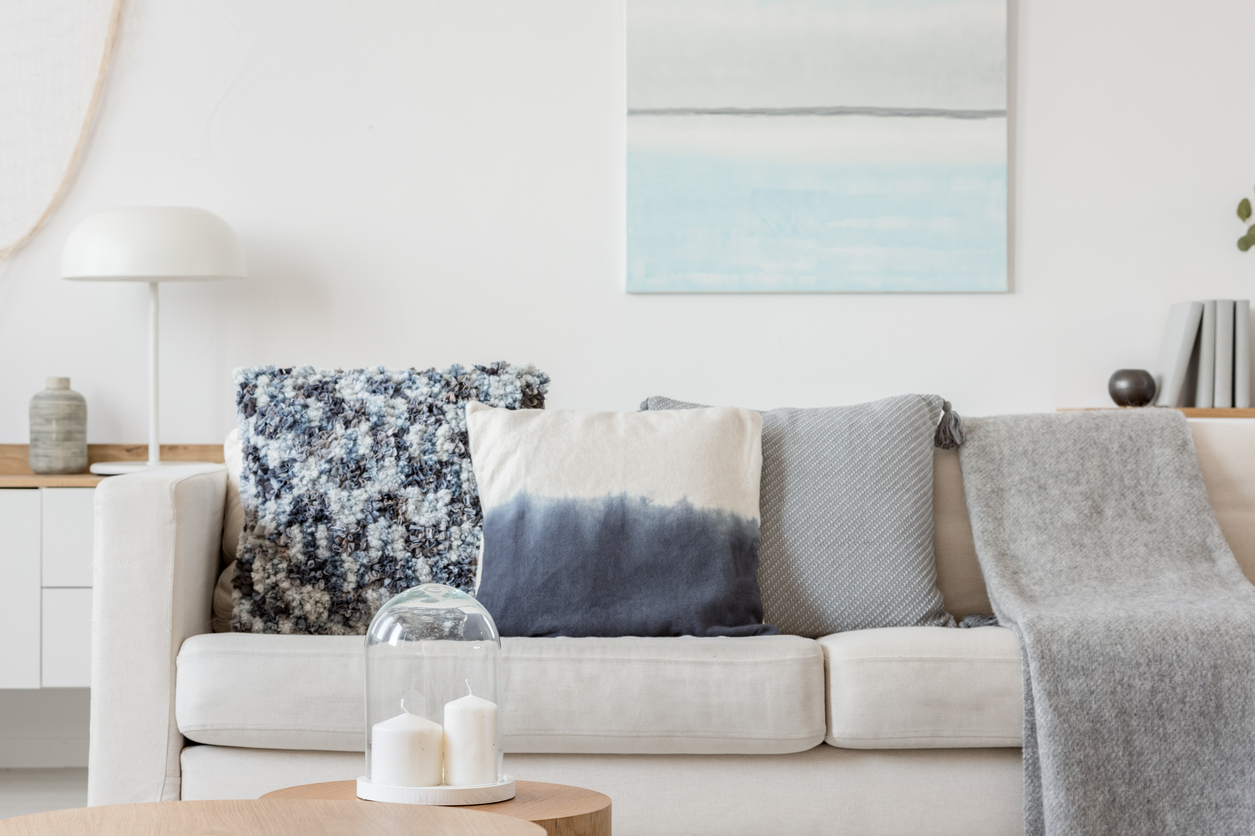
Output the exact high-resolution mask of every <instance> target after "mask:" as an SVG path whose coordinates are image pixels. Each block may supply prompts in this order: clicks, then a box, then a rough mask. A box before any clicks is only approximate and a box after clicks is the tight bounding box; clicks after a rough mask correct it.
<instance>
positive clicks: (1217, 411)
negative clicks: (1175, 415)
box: [1059, 406, 1255, 418]
mask: <svg viewBox="0 0 1255 836" xmlns="http://www.w3.org/2000/svg"><path fill="white" fill-rule="evenodd" d="M1150 408H1152V407H1144V406H1080V407H1072V408H1067V407H1064V408H1062V409H1060V410H1059V412H1105V411H1107V410H1109V409H1150ZM1157 408H1159V409H1175V410H1176V411H1177V412H1184V413H1185V417H1186V418H1255V409H1238V408H1236V407H1235V408H1233V409H1223V408H1207V407H1201V406H1172V407H1157Z"/></svg>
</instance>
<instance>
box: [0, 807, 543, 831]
mask: <svg viewBox="0 0 1255 836" xmlns="http://www.w3.org/2000/svg"><path fill="white" fill-rule="evenodd" d="M544 832H545V831H544V830H543V829H542V828H540V827H538V826H537V825H534V824H532V823H530V822H526V821H521V820H519V819H515V818H509V817H506V816H493V815H489V814H488V813H479V812H476V811H474V810H464V809H462V808H460V807H416V806H413V805H410V804H370V803H367V802H364V801H363V802H358V803H352V802H347V801H290V800H285V799H273V800H271V799H268V800H262V801H161V802H154V803H151V804H119V805H117V806H114V807H80V808H77V809H74V810H58V811H57V812H55V813H35V814H34V815H30V816H17V817H16V818H11V819H4V820H3V821H0V836H80V834H83V833H90V834H92V836H170V834H175V833H177V834H179V836H221V834H223V833H233V834H234V833H239V834H247V836H333V834H334V835H335V836H339V834H344V833H388V834H392V833H396V834H412V833H421V834H423V836H543V834H544Z"/></svg>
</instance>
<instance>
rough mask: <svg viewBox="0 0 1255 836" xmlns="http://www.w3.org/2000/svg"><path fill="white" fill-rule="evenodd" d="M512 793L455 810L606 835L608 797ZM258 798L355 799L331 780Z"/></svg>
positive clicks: (530, 787) (529, 788)
mask: <svg viewBox="0 0 1255 836" xmlns="http://www.w3.org/2000/svg"><path fill="white" fill-rule="evenodd" d="M516 792H517V794H516V795H515V796H514V798H512V799H510V800H509V801H501V802H499V803H497V804H481V805H479V806H476V807H458V808H457V809H459V810H482V811H483V812H485V813H496V814H498V815H502V816H511V817H513V818H518V819H525V820H527V821H530V822H533V823H535V824H538V825H540V826H541V827H543V828H544V829H545V833H547V834H549V836H610V797H609V796H607V795H603V794H602V793H599V792H596V791H594V790H586V789H583V788H581V787H569V786H567V785H566V784H546V783H542V782H540V781H519V782H518V783H517V785H516ZM262 798H263V799H267V798H288V799H306V800H308V799H323V800H330V801H352V800H356V799H357V782H356V781H331V782H329V783H325V784H304V785H302V786H299V787H288V788H287V789H283V790H275V791H274V792H271V793H266V794H265V795H263V796H262ZM359 803H361V804H373V803H374V802H369V801H361V802H359ZM385 806H388V807H393V806H397V805H393V804H388V805H385ZM401 806H408V805H401Z"/></svg>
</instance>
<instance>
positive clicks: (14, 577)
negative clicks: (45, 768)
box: [0, 490, 39, 688]
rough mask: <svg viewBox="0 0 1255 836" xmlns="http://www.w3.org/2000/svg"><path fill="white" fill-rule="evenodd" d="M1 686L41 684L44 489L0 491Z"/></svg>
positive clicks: (23, 686)
mask: <svg viewBox="0 0 1255 836" xmlns="http://www.w3.org/2000/svg"><path fill="white" fill-rule="evenodd" d="M0 589H2V590H3V591H4V621H5V624H6V625H7V626H6V628H5V629H4V630H3V631H2V632H0V688H38V687H39V492H38V491H32V490H0Z"/></svg>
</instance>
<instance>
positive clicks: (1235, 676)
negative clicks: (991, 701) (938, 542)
mask: <svg viewBox="0 0 1255 836" xmlns="http://www.w3.org/2000/svg"><path fill="white" fill-rule="evenodd" d="M966 431H967V440H966V443H965V444H964V445H963V446H962V447H961V448H960V451H959V458H960V463H961V465H962V468H963V484H964V488H965V491H966V494H967V506H968V509H969V512H970V514H971V518H972V531H973V534H974V535H975V541H976V552H977V555H978V557H979V559H980V565H981V569H982V570H983V572H984V575H985V581H986V583H987V585H988V587H989V594H990V599H991V600H992V602H993V605H994V612H995V613H996V614H997V617H998V619H999V621H1000V622H1001V623H1003V624H1004V625H1006V626H1008V627H1010V628H1011V629H1012V630H1014V631H1015V633H1016V635H1017V637H1018V638H1019V640H1020V648H1021V651H1020V652H1021V656H1022V659H1023V663H1024V692H1025V696H1024V703H1025V712H1024V818H1025V833H1026V836H1042V835H1043V834H1050V836H1063V835H1064V834H1067V836H1086V834H1103V836H1108V835H1109V834H1130V835H1132V834H1138V835H1139V836H1140V834H1148V835H1149V834H1155V836H1160V834H1186V833H1188V834H1208V836H1222V835H1227V834H1233V835H1234V836H1237V834H1242V836H1249V835H1250V834H1251V833H1255V586H1252V585H1251V584H1250V583H1249V582H1248V581H1247V580H1246V578H1245V576H1244V575H1243V574H1242V571H1241V569H1240V568H1239V567H1238V565H1237V562H1236V561H1235V560H1234V558H1233V554H1232V552H1231V551H1230V550H1229V547H1228V545H1227V544H1226V542H1225V539H1224V535H1223V534H1222V533H1221V531H1220V526H1219V525H1218V524H1217V522H1216V517H1215V514H1214V513H1213V512H1212V508H1211V504H1210V502H1209V500H1208V497H1207V491H1206V488H1205V487H1204V485H1203V480H1202V476H1201V474H1200V472H1199V466H1198V457H1197V455H1196V453H1195V451H1194V442H1193V438H1192V435H1191V433H1190V430H1189V426H1188V424H1187V423H1186V421H1185V418H1184V417H1183V416H1182V415H1181V414H1180V413H1178V412H1175V411H1173V410H1166V409H1145V410H1138V411H1120V412H1081V413H1067V414H1055V415H1022V416H1006V417H998V418H984V419H966Z"/></svg>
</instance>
